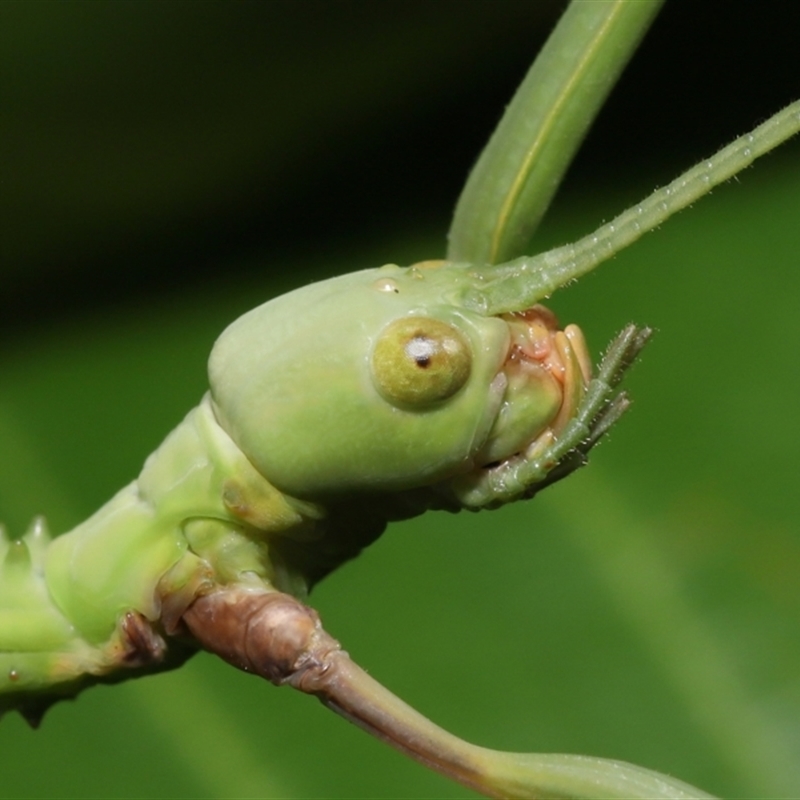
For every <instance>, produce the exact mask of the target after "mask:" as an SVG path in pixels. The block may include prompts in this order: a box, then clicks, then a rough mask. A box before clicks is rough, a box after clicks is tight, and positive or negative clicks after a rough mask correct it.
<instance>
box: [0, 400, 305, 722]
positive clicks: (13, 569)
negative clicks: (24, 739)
mask: <svg viewBox="0 0 800 800" xmlns="http://www.w3.org/2000/svg"><path fill="white" fill-rule="evenodd" d="M301 511H309V512H312V513H313V508H312V507H311V506H309V505H308V504H302V503H298V504H296V505H295V506H293V505H292V504H291V502H290V501H289V500H287V498H285V497H284V495H282V494H281V493H279V492H277V491H276V490H275V489H274V488H273V487H272V486H270V485H269V484H268V483H267V482H266V481H265V480H264V479H263V478H262V477H261V476H259V475H258V473H257V472H256V471H255V470H254V469H253V467H252V466H251V465H250V463H249V462H248V461H247V459H246V458H244V456H243V455H242V453H241V451H240V450H239V449H238V448H237V447H236V445H234V444H233V442H232V441H231V439H230V437H229V436H228V435H227V434H226V433H225V432H224V431H223V430H222V428H221V427H220V426H219V424H218V423H217V421H216V419H215V417H214V414H213V411H212V409H211V405H210V402H209V399H208V397H206V398H204V399H203V401H202V403H201V404H200V405H199V406H198V407H197V408H195V409H194V410H193V411H191V412H190V413H189V415H188V416H187V417H186V419H185V420H184V421H183V422H182V423H181V424H180V425H179V426H178V427H177V428H176V429H175V430H174V431H173V432H172V433H171V434H170V436H169V437H168V438H167V439H166V440H165V442H164V443H163V444H162V445H161V447H160V448H159V449H158V450H157V451H156V452H155V453H153V454H152V455H151V456H150V457H149V458H148V459H147V462H146V463H145V465H144V468H143V470H142V472H141V474H140V475H139V477H138V478H137V480H135V481H134V482H133V483H131V484H129V485H128V486H126V487H125V488H124V489H122V490H121V491H120V492H119V493H118V494H117V495H116V496H115V497H113V498H112V499H111V500H110V501H109V502H108V503H107V504H106V505H104V506H103V507H102V508H101V509H100V510H99V511H97V513H95V514H94V515H93V516H92V517H90V518H89V519H87V520H86V521H85V522H83V523H81V524H80V525H79V526H78V527H76V528H75V529H73V530H72V531H70V532H69V533H66V534H63V535H61V536H59V537H57V538H55V539H54V540H52V541H51V540H50V537H49V536H48V534H47V532H46V530H45V528H44V523H43V521H41V520H37V521H36V522H35V523H34V524H33V525H32V526H31V529H30V530H29V531H28V533H26V534H25V536H23V537H22V538H21V539H19V540H14V539H9V538H8V537H6V536H3V537H2V539H0V564H1V565H2V566H0V712H1V711H3V710H6V709H7V708H10V707H15V706H16V705H18V704H19V705H22V706H24V705H25V704H26V702H28V700H29V699H30V695H31V694H35V693H37V692H42V691H45V692H46V691H48V690H49V689H51V688H52V689H53V691H54V692H55V693H56V694H58V693H60V692H62V690H63V692H64V693H70V692H72V691H73V690H74V691H77V690H79V689H80V688H81V687H82V685H83V684H84V683H85V682H87V681H88V682H92V679H93V678H94V679H103V678H104V676H107V675H110V674H111V673H114V672H115V671H116V670H120V669H123V668H124V667H125V666H126V665H129V666H139V664H138V662H137V663H133V662H132V661H131V644H130V643H129V642H127V641H126V637H125V633H124V630H123V627H122V623H123V621H124V620H125V617H126V615H129V614H135V615H137V618H140V619H142V620H144V621H146V623H149V624H151V625H152V626H153V631H154V635H160V633H161V631H163V623H164V612H165V609H164V603H165V602H170V601H172V602H174V603H176V604H177V605H178V607H180V605H181V604H184V605H185V604H186V603H188V602H190V601H191V599H193V597H194V596H196V594H197V592H198V591H199V590H200V588H201V587H202V585H203V583H204V582H210V581H212V580H213V581H233V580H238V581H244V582H246V581H247V580H254V581H257V582H259V583H260V584H263V585H272V583H273V581H274V582H275V583H276V584H277V587H279V588H281V589H284V590H291V591H295V592H297V591H299V589H300V587H301V586H302V584H301V583H300V582H299V580H297V579H296V578H293V576H291V575H289V574H287V573H286V571H285V570H284V571H283V572H281V573H280V574H276V570H275V569H273V567H272V561H271V560H270V558H269V543H268V541H267V539H266V538H265V537H264V536H263V535H261V534H262V533H264V532H266V533H273V532H274V533H280V532H286V531H289V530H291V529H292V528H293V527H295V526H297V527H300V528H302V526H303V523H304V519H305V518H304V517H303V515H302V513H301ZM173 613H177V612H173ZM184 657H185V656H184ZM181 660H183V658H181ZM152 666H155V667H156V668H158V667H159V665H152ZM167 666H169V658H167V659H166V661H165V664H164V667H167ZM162 668H163V667H162ZM4 693H5V694H4Z"/></svg>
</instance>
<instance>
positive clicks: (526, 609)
mask: <svg viewBox="0 0 800 800" xmlns="http://www.w3.org/2000/svg"><path fill="white" fill-rule="evenodd" d="M560 6H561V4H560V3H550V2H533V1H532V0H529V1H528V2H517V1H516V0H494V1H493V2H491V3H489V2H472V1H471V0H457V1H456V0H437V2H435V3H430V2H409V0H404V2H395V1H394V0H382V2H380V3H365V2H357V1H356V0H349V1H347V2H345V0H331V1H330V2H313V1H312V0H304V1H303V2H279V1H275V2H268V3H267V2H264V3H261V2H234V3H229V2H195V1H192V2H175V1H174V0H170V1H169V2H146V1H145V0H140V1H139V2H85V3H83V2H60V3H56V2H37V3H31V2H20V3H15V2H8V0H7V2H4V3H2V4H0V76H2V78H0V120H2V122H1V124H0V153H2V159H0V161H1V162H2V163H0V226H1V228H0V234H1V235H0V271H1V272H0V274H1V275H2V281H3V283H2V287H3V288H2V291H0V456H1V457H0V517H2V519H3V520H4V521H5V522H6V523H8V524H9V525H10V526H11V528H12V529H13V530H14V531H21V530H22V529H23V528H24V526H25V525H26V524H27V522H28V521H29V519H30V517H31V516H32V515H33V514H35V513H39V512H42V513H46V514H47V515H48V519H49V520H50V522H51V524H52V527H53V529H54V530H56V531H63V530H66V529H68V528H69V527H70V526H71V525H73V524H75V523H76V522H78V521H79V520H80V519H82V518H84V517H85V516H87V515H88V514H89V513H90V512H91V511H93V510H94V509H95V508H96V507H97V506H98V505H100V504H101V503H102V502H103V501H104V500H105V499H107V498H108V497H109V496H110V495H111V494H112V493H113V492H114V491H116V489H118V488H119V487H120V486H122V485H123V484H124V483H126V482H128V481H129V480H130V479H131V478H132V477H134V476H135V475H136V473H137V472H138V470H139V467H140V465H141V463H142V461H143V460H144V458H145V457H146V455H147V454H148V453H149V452H150V451H151V450H153V449H154V448H155V447H156V446H157V445H158V443H159V442H160V441H161V439H162V438H163V437H164V435H165V434H166V433H167V432H168V431H169V430H170V429H171V428H172V427H173V426H174V425H175V424H176V423H177V422H178V421H179V420H180V419H181V418H182V416H183V415H184V414H185V413H186V411H187V410H188V409H189V408H190V407H191V406H192V405H193V404H195V403H196V402H197V400H198V398H199V397H200V395H201V394H202V392H203V391H204V387H205V374H204V368H205V367H204V365H205V358H206V356H207V353H208V351H209V349H210V346H211V344H212V342H213V340H214V338H215V336H216V335H217V333H218V332H219V331H220V330H221V329H222V328H223V327H224V326H225V325H226V324H227V322H229V321H231V320H232V319H234V318H235V317H236V316H237V315H238V314H240V313H241V312H243V311H245V310H246V309H248V308H250V307H252V306H254V305H256V304H258V303H260V302H262V301H264V300H266V299H268V298H269V297H271V296H273V295H274V294H276V293H279V292H282V291H285V290H286V289H289V288H291V287H293V286H296V285H300V284H302V283H304V282H306V281H308V280H311V279H313V278H315V277H320V276H324V275H331V274H336V273H340V272H344V271H348V270H351V269H357V268H362V267H366V266H373V265H377V264H379V263H382V262H385V261H396V262H398V263H409V262H412V261H414V260H419V259H420V258H427V257H437V256H439V255H440V254H441V253H442V252H443V251H444V234H445V231H446V230H447V227H448V224H449V219H450V214H451V210H452V207H453V204H454V202H455V198H456V196H457V194H458V191H459V190H460V187H461V184H462V183H463V180H464V178H465V176H466V172H467V170H468V169H469V166H470V164H471V163H472V161H473V160H474V158H475V157H476V156H477V153H478V152H479V150H480V147H481V146H482V143H483V142H484V141H485V139H486V138H487V137H488V135H489V133H490V132H491V130H492V128H493V126H494V124H495V122H496V120H497V119H498V118H499V115H500V114H501V113H502V109H503V107H504V105H505V103H506V102H507V101H508V99H509V97H510V96H511V94H512V92H513V90H514V87H515V86H516V84H517V83H518V81H519V80H520V78H521V77H522V75H523V74H524V72H525V70H526V68H527V66H528V64H529V63H530V61H531V60H532V58H533V56H534V54H535V52H536V51H537V49H538V47H539V45H540V43H541V41H542V40H543V38H544V37H545V36H546V33H547V31H548V29H549V28H550V27H551V26H552V24H553V23H554V21H555V19H556V17H557V14H558V11H559V10H560ZM719 10H720V6H719V4H715V3H711V2H705V0H702V2H696V3H691V4H689V3H677V2H673V3H672V4H670V3H668V5H667V8H666V10H665V11H664V12H663V14H662V17H661V18H660V19H659V20H657V22H656V24H655V27H654V29H653V30H652V32H651V34H650V35H649V37H648V38H647V39H646V41H645V44H644V46H643V48H642V50H641V52H640V53H639V54H638V55H637V56H636V58H635V59H634V62H633V63H632V65H631V67H630V68H629V71H628V73H627V74H626V76H624V78H623V80H622V82H621V84H620V86H619V87H618V89H617V91H616V92H615V93H614V95H613V96H612V98H611V100H610V102H609V104H608V106H607V108H606V109H605V110H604V112H603V114H602V116H601V118H600V119H599V120H598V123H597V126H596V127H595V129H594V130H593V132H592V134H591V135H590V137H589V139H588V141H587V144H586V147H585V149H584V150H583V151H582V153H581V155H580V156H579V158H578V160H577V161H576V164H575V167H574V169H573V170H572V172H571V173H570V175H569V177H568V179H567V183H566V185H565V188H564V191H563V193H562V195H561V196H560V197H559V199H558V201H557V202H556V205H555V207H554V210H553V212H552V214H551V215H550V216H549V217H548V219H547V220H546V221H545V227H544V229H543V231H542V236H541V241H539V242H536V243H535V244H534V245H532V246H533V247H534V248H536V249H541V248H542V247H544V246H547V245H550V244H554V243H560V242H563V241H567V240H569V239H570V238H573V237H576V236H578V235H580V234H582V233H585V232H587V231H588V230H590V229H591V228H592V226H594V225H596V224H598V223H599V222H600V221H601V220H604V219H608V218H610V217H611V216H612V215H613V214H615V213H616V212H618V211H620V210H622V209H623V208H624V207H625V206H626V205H627V204H630V203H631V202H634V201H636V200H638V199H639V198H640V196H643V195H644V194H646V193H647V192H648V191H650V189H652V188H653V187H654V186H655V185H657V184H659V183H664V182H666V181H667V180H668V179H670V178H671V177H673V176H674V175H675V174H677V173H678V172H679V171H680V170H681V169H683V168H685V167H688V166H689V165H690V164H692V163H693V162H694V161H696V160H698V159H699V158H700V157H702V156H703V155H705V154H707V153H709V152H711V151H713V150H714V149H716V147H717V146H718V145H720V144H722V143H723V142H725V141H727V140H729V139H731V138H732V137H733V136H734V135H736V134H738V133H741V132H743V131H744V130H746V129H748V128H749V127H752V126H753V125H754V124H755V123H757V122H759V121H761V120H762V119H763V118H764V117H766V116H767V115H768V114H769V113H770V112H772V111H774V110H776V109H777V108H778V107H780V106H781V105H782V104H784V103H786V102H788V101H789V100H791V99H795V98H796V97H797V96H798V95H800V63H799V62H798V58H797V50H796V34H797V31H798V30H799V29H800V4H787V3H777V2H770V3H761V4H759V5H758V8H757V9H756V7H755V6H752V7H748V10H747V12H746V13H737V15H732V14H731V15H729V16H728V17H726V18H724V19H720V18H719V17H718V15H719ZM799 212H800V148H798V145H797V144H796V143H795V144H794V145H790V146H787V147H785V148H783V150H782V151H781V152H780V153H777V154H775V155H773V156H771V157H769V158H768V159H767V160H765V161H764V162H763V163H760V164H758V165H757V166H756V167H755V168H754V169H752V170H749V171H747V173H745V174H744V175H743V176H741V177H740V178H739V179H738V180H737V181H736V182H735V183H733V184H731V185H729V186H726V187H723V188H722V189H718V190H717V191H715V192H714V195H713V196H712V197H710V198H707V199H705V200H703V201H702V202H701V203H700V204H699V205H697V206H696V207H695V208H694V209H692V210H690V211H688V212H684V213H683V214H682V215H680V216H679V217H678V218H676V219H675V220H672V221H671V222H670V223H669V224H668V225H666V226H664V228H663V229H662V230H660V231H658V232H657V233H656V234H653V235H651V236H650V237H648V238H646V239H645V240H643V241H642V242H640V243H639V244H637V245H636V246H635V247H633V248H631V249H630V251H628V252H627V253H625V254H623V255H621V256H619V257H617V258H616V259H615V260H614V262H613V263H611V264H607V265H604V266H603V267H602V268H601V269H600V270H599V272H598V273H597V274H595V275H591V276H589V277H587V278H586V279H584V280H583V281H581V283H580V284H578V285H576V286H574V287H571V288H570V289H569V290H568V291H566V292H563V293H562V294H561V295H557V296H556V297H555V298H554V299H553V306H554V308H555V309H556V310H557V311H558V313H559V314H560V316H561V317H562V320H563V321H564V322H568V321H576V322H578V323H580V324H581V326H582V327H583V328H584V330H585V331H586V333H587V336H588V337H589V341H590V344H591V345H592V347H593V349H594V352H595V353H597V352H599V351H600V350H601V349H602V347H603V345H604V344H605V342H606V341H608V340H609V339H610V338H611V336H612V335H613V333H614V332H615V331H616V330H617V329H618V328H620V327H621V326H622V325H623V324H624V323H626V322H627V321H629V320H636V321H639V322H646V323H648V324H650V325H652V326H654V327H655V328H656V329H657V331H658V335H657V337H656V338H655V341H654V342H653V344H652V345H651V346H650V347H649V348H648V351H647V353H646V355H645V357H644V359H643V361H642V363H641V364H640V365H639V366H638V367H637V368H636V369H635V370H634V372H633V374H632V375H631V376H630V380H629V388H630V390H631V393H632V394H633V396H634V398H635V401H636V403H635V406H634V408H633V410H632V411H631V413H630V414H629V415H628V418H626V419H625V420H624V421H623V423H622V424H621V425H620V426H619V429H618V430H616V431H615V432H614V433H613V434H612V435H611V436H610V437H609V441H608V442H607V443H605V444H604V445H603V446H602V447H600V448H599V449H598V451H597V452H596V453H595V454H594V457H593V462H592V465H591V467H590V468H589V469H587V470H584V471H583V472H582V473H580V474H578V475H576V476H574V477H572V478H570V480H569V481H566V482H564V483H563V484H560V485H558V486H556V487H554V488H553V489H550V490H548V491H547V492H546V493H544V495H542V496H541V497H539V498H537V499H536V501H535V502H533V503H531V504H527V505H519V506H516V507H511V508H507V509H504V510H502V511H497V512H491V513H484V514H478V515H467V514H462V515H460V516H450V515H446V514H435V515H429V516H428V517H427V518H425V519H422V520H419V521H415V522H411V523H405V524H402V525H397V526H394V527H393V528H391V529H390V530H389V531H388V532H387V534H385V535H384V537H383V538H382V539H381V540H379V541H378V542H377V543H376V544H375V545H373V546H372V548H371V549H370V550H369V551H368V552H366V553H365V554H364V555H363V556H362V557H361V558H360V559H358V560H357V561H355V562H353V563H351V564H349V565H347V566H345V567H344V568H343V569H342V570H341V571H339V572H338V573H336V574H334V575H333V576H331V577H330V578H329V579H327V580H326V581H325V582H324V583H323V584H322V585H321V586H320V587H319V588H318V589H317V590H316V591H315V594H314V596H313V600H314V603H315V604H316V606H317V607H318V608H319V610H320V612H321V614H322V617H323V620H324V621H325V623H326V627H327V628H328V629H329V630H330V631H331V632H332V633H333V634H334V635H336V636H337V637H338V638H340V639H341V641H342V642H343V643H344V645H345V647H346V648H347V649H348V650H349V651H350V652H351V654H352V655H353V656H354V658H355V659H356V660H357V661H358V662H359V663H360V664H361V665H363V666H364V667H366V668H367V669H368V670H369V671H370V672H371V673H372V674H373V675H374V676H376V677H377V678H378V679H379V680H381V681H382V682H384V683H385V684H386V685H387V686H388V687H390V688H391V689H392V690H394V691H395V692H396V693H398V694H399V695H400V696H401V697H403V698H404V699H406V700H407V701H409V702H410V703H411V704H412V705H414V706H415V707H417V708H418V709H419V710H421V711H422V712H424V713H425V714H426V715H428V716H429V717H431V718H432V719H433V720H435V721H436V722H438V723H440V724H441V725H443V726H444V727H446V728H448V729H450V730H452V731H453V732H455V733H457V734H458V735H460V736H462V737H464V738H467V739H469V740H471V741H475V742H478V743H480V744H485V745H487V746H490V747H496V748H500V749H508V750H522V751H550V752H575V753H585V754H592V755H600V756H607V757H612V758H620V759H624V760H628V761H632V762H635V763H638V764H641V765H643V766H647V767H651V768H653V769H657V770H660V771H664V772H669V773H672V774H676V775H678V776H680V777H681V778H682V779H684V780H686V781H689V782H692V783H695V784H697V785H699V786H701V787H702V788H704V789H706V790H707V791H710V792H714V793H718V794H721V795H725V796H736V797H743V796H747V797H756V796H762V797H767V796H768V797H793V796H797V795H798V794H800V675H798V663H800V658H799V657H800V530H799V523H798V519H800V513H799V512H800V495H799V494H798V493H797V491H796V483H797V479H798V469H797V457H796V452H797V442H798V433H799V432H800V423H798V422H797V405H798V404H797V398H798V396H799V395H800V374H799V371H798V365H797V356H796V352H795V348H796V347H798V345H799V344H800V314H799V313H798V296H800V273H799V271H798V269H797V265H798V259H800V256H798V252H800V225H798V213H799ZM0 754H2V755H1V756H0V764H2V769H0V797H7V798H11V797H15V798H17V797H25V798H44V797H49V798H56V797H58V798H67V797H75V798H95V797H97V798H99V797H104V798H108V797H113V798H123V797H125V798H127V797H131V798H132V797H147V798H178V797H180V798H186V797H197V798H214V797H219V798H223V797H224V798H233V797H237V798H238V797H242V798H244V797H265V798H266V797H270V798H274V797H287V798H300V797H385V798H390V797H471V796H472V795H471V794H470V793H469V792H467V791H466V790H462V789H460V788H459V787H456V786H452V785H451V784H449V783H448V782H447V781H445V780H444V779H442V778H439V777H438V776H436V775H433V774H431V773H429V772H427V771H426V770H424V769H423V768H422V767H419V766H417V765H416V764H414V763H412V762H410V761H407V760H406V759H404V758H403V757H401V756H400V755H398V754H396V753H394V751H392V750H390V749H389V748H387V747H386V746H385V745H382V744H380V743H378V742H376V741H373V740H372V739H370V738H369V737H368V736H366V735H365V734H363V733H362V732H360V731H359V730H357V729H355V728H353V727H352V726H349V725H348V724H347V723H345V722H343V721H342V720H339V719H338V718H336V717H335V716H334V715H333V714H331V713H330V712H328V711H326V710H325V709H323V708H322V707H321V706H320V705H319V704H317V703H315V702H314V701H313V700H312V699H310V698H307V697H303V696H300V695H296V694H295V693H293V692H291V691H290V690H288V689H283V690H279V689H275V688H274V687H272V686H269V685H267V684H265V683H262V682H259V681H257V680H255V679H253V678H252V677H249V676H245V675H243V674H239V673H237V672H236V671H234V670H233V669H232V668H229V667H227V666H226V665H224V664H222V663H218V662H217V661H215V660H214V659H213V658H211V657H208V656H205V655H200V656H197V657H196V658H194V659H193V660H192V661H191V662H189V664H187V665H186V666H185V667H184V668H182V669H181V670H178V671H176V672H174V673H170V674H166V675H163V676H158V677H155V678H148V679H144V680H141V681H133V682H129V683H127V684H123V685H120V686H116V687H103V688H96V689H93V690H91V691H89V692H87V693H86V694H85V695H83V696H82V697H80V699H79V700H78V701H77V702H75V703H65V704H61V705H59V706H56V707H55V708H54V709H53V710H52V711H51V712H50V713H49V714H48V715H47V717H46V718H45V721H44V723H43V725H42V728H41V729H40V730H39V731H36V732H34V731H31V730H29V729H28V728H27V727H26V726H25V724H24V723H23V722H22V721H21V719H20V718H19V717H17V716H16V715H12V716H9V717H7V718H5V719H3V721H2V723H0Z"/></svg>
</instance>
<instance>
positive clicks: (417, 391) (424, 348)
mask: <svg viewBox="0 0 800 800" xmlns="http://www.w3.org/2000/svg"><path fill="white" fill-rule="evenodd" d="M471 366H472V354H471V351H470V346H469V343H468V341H467V340H466V339H465V338H464V336H463V335H462V334H461V333H460V332H459V331H458V330H456V329H455V328H454V327H453V326H452V325H448V324H447V323H445V322H440V321H439V320H436V319H429V318H428V317H402V318H401V319H397V320H395V321H394V322H392V323H390V324H389V325H387V326H386V327H385V328H384V329H383V331H381V334H380V336H379V337H378V341H377V342H376V343H375V348H374V349H373V351H372V379H373V381H374V383H375V387H376V388H377V390H378V391H379V392H380V393H381V394H382V395H383V397H385V398H386V399H387V400H388V401H389V402H390V403H393V404H394V405H406V406H414V407H418V406H426V405H431V404H433V403H437V402H439V401H441V400H446V399H447V398H448V397H452V396H453V395H454V394H455V393H456V392H457V391H458V390H459V389H460V388H461V387H462V386H463V385H464V384H465V383H466V382H467V378H469V373H470V368H471Z"/></svg>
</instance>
